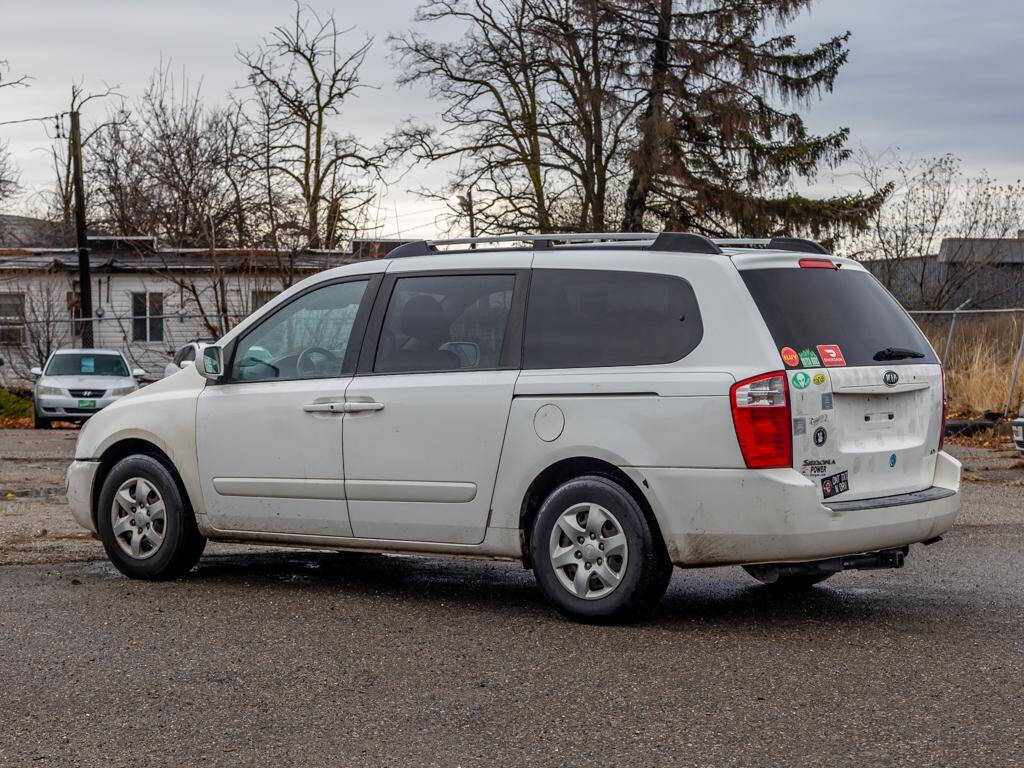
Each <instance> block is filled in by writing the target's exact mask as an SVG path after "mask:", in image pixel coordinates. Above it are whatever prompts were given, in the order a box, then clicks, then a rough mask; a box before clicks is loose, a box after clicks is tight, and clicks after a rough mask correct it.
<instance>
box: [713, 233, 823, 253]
mask: <svg viewBox="0 0 1024 768" xmlns="http://www.w3.org/2000/svg"><path fill="white" fill-rule="evenodd" d="M714 242H715V244H716V245H725V246H733V247H738V248H744V247H747V246H751V245H753V246H764V247H765V248H770V249H772V250H778V251H798V252H800V253H820V254H825V255H828V251H826V250H825V249H824V248H823V247H822V245H821V243H816V242H814V241H813V240H807V239H805V238H802V237H716V238H714Z"/></svg>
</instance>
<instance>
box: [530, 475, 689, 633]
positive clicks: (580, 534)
mask: <svg viewBox="0 0 1024 768" xmlns="http://www.w3.org/2000/svg"><path fill="white" fill-rule="evenodd" d="M530 555H531V559H532V562H533V569H534V573H535V574H536V577H537V583H538V584H539V585H540V588H541V591H543V593H544V595H545V596H546V597H547V598H548V600H550V601H551V603H552V604H554V606H555V608H557V609H558V610H559V611H560V612H561V613H563V614H564V615H566V616H568V617H569V618H572V619H575V620H577V621H590V622H599V621H608V622H618V621H628V620H630V619H634V618H637V617H639V616H642V615H643V614H645V613H647V612H648V611H649V610H651V609H652V608H653V607H654V606H655V605H656V604H657V602H658V600H660V599H661V597H662V595H664V593H665V589H666V587H667V585H668V577H670V576H671V573H672V565H671V563H670V562H669V560H668V556H667V554H666V553H665V551H664V548H663V547H662V546H661V543H660V540H658V539H657V537H656V535H655V534H654V532H653V531H652V530H651V526H650V525H649V524H648V522H647V518H646V516H645V515H644V512H643V510H642V509H641V508H640V505H639V504H637V502H636V499H634V498H633V496H632V495H631V494H630V493H629V492H628V491H627V490H626V489H625V488H623V487H622V486H621V485H619V484H618V483H616V482H615V481H614V480H611V479H609V478H606V477H601V476H598V475H586V476H583V477H578V478H576V479H574V480H570V481H568V482H566V483H564V484H563V485H561V486H559V487H558V488H556V489H555V490H554V491H552V493H551V494H550V495H549V496H548V497H547V499H545V500H544V503H543V504H542V505H541V507H540V510H539V511H538V513H537V517H536V519H535V520H534V523H533V530H532V535H531V537H530Z"/></svg>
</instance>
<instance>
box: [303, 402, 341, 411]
mask: <svg viewBox="0 0 1024 768" xmlns="http://www.w3.org/2000/svg"><path fill="white" fill-rule="evenodd" d="M302 410H304V411H305V412H306V413H324V412H326V413H344V412H345V403H306V404H305V405H304V406H302Z"/></svg>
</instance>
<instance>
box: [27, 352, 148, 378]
mask: <svg viewBox="0 0 1024 768" xmlns="http://www.w3.org/2000/svg"><path fill="white" fill-rule="evenodd" d="M46 375H47V376H128V366H127V365H125V364H124V358H122V357H121V356H120V355H102V354H95V353H92V352H82V353H78V352H74V353H70V354H60V355H54V356H53V358H52V359H51V360H50V364H49V365H48V366H46Z"/></svg>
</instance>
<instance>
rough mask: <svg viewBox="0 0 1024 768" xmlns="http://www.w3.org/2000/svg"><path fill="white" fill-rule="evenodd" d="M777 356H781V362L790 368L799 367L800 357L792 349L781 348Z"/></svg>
mask: <svg viewBox="0 0 1024 768" xmlns="http://www.w3.org/2000/svg"><path fill="white" fill-rule="evenodd" d="M779 354H780V355H782V362H784V363H785V364H786V365H788V366H789V367H790V368H794V367H796V366H798V365H800V355H798V354H797V353H796V350H795V349H793V348H792V347H783V348H782V349H780V350H779Z"/></svg>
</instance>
